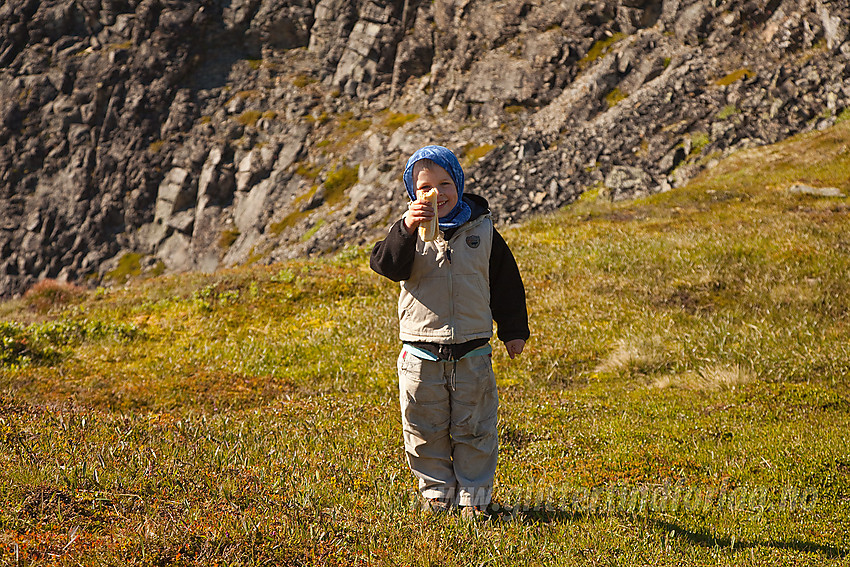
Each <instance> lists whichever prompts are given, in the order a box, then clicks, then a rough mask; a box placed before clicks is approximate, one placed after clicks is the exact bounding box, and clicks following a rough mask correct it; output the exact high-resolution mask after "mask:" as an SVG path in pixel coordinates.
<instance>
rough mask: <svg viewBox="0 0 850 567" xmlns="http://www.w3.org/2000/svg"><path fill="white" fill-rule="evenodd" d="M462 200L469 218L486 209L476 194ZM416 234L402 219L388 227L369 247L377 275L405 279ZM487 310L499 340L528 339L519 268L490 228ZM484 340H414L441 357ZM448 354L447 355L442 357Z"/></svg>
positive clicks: (459, 353) (463, 351)
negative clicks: (449, 342)
mask: <svg viewBox="0 0 850 567" xmlns="http://www.w3.org/2000/svg"><path fill="white" fill-rule="evenodd" d="M463 198H464V200H465V201H466V202H467V204H469V205H470V208H471V209H472V218H471V219H470V220H472V219H475V218H478V217H479V216H481V215H483V214H485V213H487V212H488V211H489V205H488V203H487V201H486V200H485V199H484V198H482V197H479V196H477V195H464V196H463ZM453 234H454V230H453V229H449V230H448V231H446V234H445V238H446V240H449V239H451V237H452V235H453ZM416 238H417V234H416V232H414V233H413V234H408V233H407V230H406V229H405V228H404V224H403V220H399V221H398V222H396V223H395V224H394V225H393V226H392V228H390V231H389V234H387V237H386V238H385V239H384V240H381V241H380V242H378V243H377V244H375V247H374V248H373V249H372V256H371V258H370V260H369V265H370V266H371V268H372V269H373V270H374V271H375V272H377V273H378V274H380V275H382V276H384V277H386V278H389V279H390V280H392V281H394V282H400V281H404V280H406V279H408V278H409V277H410V275H411V272H412V269H413V260H414V257H415V254H416ZM490 311H491V313H492V315H493V320H494V321H496V324H497V326H498V329H497V333H498V337H499V339H500V340H502V341H503V342H508V341H511V340H514V339H522V340H528V337H529V335H530V332H529V328H528V311H527V309H526V305H525V287H524V286H523V283H522V277H521V276H520V273H519V267H518V266H517V263H516V260H515V259H514V256H513V254H512V253H511V249H510V248H509V247H508V244H507V242H505V239H504V238H502V235H501V234H499V232H498V231H497V230H496V229H495V228H494V229H493V246H492V249H491V251H490ZM487 342H488V339H478V340H474V341H469V342H467V343H463V344H462V345H449V347H448V348H445V345H443V347H444V348H439V347H438V348H428V347H429V346H431V345H428V344H424V343H417V346H423V347H425V348H428V350H431V351H432V352H434V351H436V350H438V351H439V352H434V354H437V355H438V356H440V357H441V358H447V359H448V358H454V359H457V358H460V357H461V356H463V355H464V354H466V353H467V352H469V351H471V350H473V349H475V348H478V347H479V346H482V345H484V344H486V343H487ZM446 353H449V354H450V355H451V356H445V354H446Z"/></svg>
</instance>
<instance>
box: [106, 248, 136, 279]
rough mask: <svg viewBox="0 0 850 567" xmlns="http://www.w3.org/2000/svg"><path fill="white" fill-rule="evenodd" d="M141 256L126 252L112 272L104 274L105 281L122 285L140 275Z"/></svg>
mask: <svg viewBox="0 0 850 567" xmlns="http://www.w3.org/2000/svg"><path fill="white" fill-rule="evenodd" d="M142 257H143V256H142V254H139V253H137V252H128V253H126V254H124V255H123V256H121V258H119V259H118V264H117V265H116V266H115V268H114V269H113V270H110V271H109V272H107V273H106V279H108V280H112V281H114V282H118V283H124V282H126V281H127V280H129V279H130V278H134V277H137V276H140V275H141V274H142Z"/></svg>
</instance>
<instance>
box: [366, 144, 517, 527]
mask: <svg viewBox="0 0 850 567" xmlns="http://www.w3.org/2000/svg"><path fill="white" fill-rule="evenodd" d="M463 184H464V175H463V169H462V168H461V166H460V163H458V160H457V158H456V157H455V155H454V154H453V153H452V152H451V151H450V150H448V149H446V148H444V147H442V146H426V147H424V148H422V149H420V150H418V151H417V152H416V153H414V154H413V155H412V156H411V157H410V159H409V160H408V161H407V166H406V167H405V170H404V186H405V188H406V189H407V194H408V196H409V197H410V200H411V203H410V204H409V206H408V211H407V213H405V215H404V216H403V217H402V218H401V220H399V221H398V222H396V223H395V224H394V225H393V226H392V228H390V231H389V234H388V235H387V237H386V238H385V239H384V240H382V241H380V242H378V243H377V244H376V245H375V247H374V249H373V250H372V257H371V261H370V265H371V267H372V269H373V270H375V271H376V272H377V273H379V274H381V275H382V276H385V277H387V278H389V279H391V280H393V281H397V282H401V294H400V296H399V300H398V315H399V336H400V338H401V340H402V342H403V348H402V351H401V354H400V355H399V358H398V375H399V393H400V401H401V413H402V427H403V434H404V448H405V451H406V453H407V460H408V464H409V465H410V468H411V470H412V471H413V474H414V475H415V476H416V478H417V479H418V481H419V492H420V494H421V495H422V497H423V508H424V509H426V510H430V511H434V512H447V511H449V510H450V509H451V508H453V507H454V506H459V507H460V508H461V514H462V515H463V516H466V517H478V516H483V517H489V516H490V514H491V512H492V510H491V506H490V501H491V495H492V492H493V477H494V476H495V473H496V461H497V455H498V439H497V433H496V420H497V415H496V414H497V407H498V396H497V393H496V379H495V376H494V374H493V367H492V364H491V360H490V357H491V352H492V349H491V347H490V345H489V341H490V337H491V336H492V335H493V321H494V320H495V321H496V323H497V325H498V337H499V339H501V340H502V341H503V342H504V344H505V348H506V349H507V352H508V355H509V356H510V357H511V358H512V359H513V358H514V357H515V356H517V355H518V354H520V353H521V352H522V350H523V347H524V346H525V341H526V340H528V337H529V329H528V314H527V311H526V306H525V289H524V287H523V284H522V278H521V277H520V274H519V268H518V267H517V264H516V261H515V260H514V257H513V254H511V251H510V249H509V248H508V245H507V244H506V243H505V241H504V239H503V238H502V237H501V235H499V233H498V232H496V230H495V228H494V227H493V221H492V220H491V218H490V211H489V209H488V204H487V201H486V200H485V199H483V198H481V197H478V196H475V195H464V193H463ZM433 188H436V189H437V191H438V192H439V195H438V197H437V210H436V211H435V210H433V208H432V207H431V205H430V204H429V203H428V201H427V200H423V199H421V198H420V197H421V196H422V195H423V194H424V193H426V192H428V191H429V190H431V189H433ZM434 215H438V217H439V227H440V231H441V235H439V236H438V237H437V238H436V239H435V240H433V241H430V242H423V241H422V240H421V239H420V238H419V236H418V230H417V229H418V227H419V225H420V224H421V223H425V222H427V221H429V220H431V219H432V218H433V217H434Z"/></svg>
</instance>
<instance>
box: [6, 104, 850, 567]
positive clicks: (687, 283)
mask: <svg viewBox="0 0 850 567" xmlns="http://www.w3.org/2000/svg"><path fill="white" fill-rule="evenodd" d="M849 145H850V121H844V122H841V123H839V124H838V125H837V126H836V127H834V128H832V129H831V130H828V131H825V132H820V133H814V134H808V135H805V136H801V137H798V138H796V139H794V140H791V141H789V142H786V143H783V144H780V145H778V146H774V147H769V148H761V149H756V150H750V151H746V152H742V153H739V154H737V155H735V156H732V157H731V158H729V159H726V160H724V161H722V162H720V163H719V164H718V165H716V166H715V167H713V168H711V169H710V170H709V171H708V172H707V173H706V174H705V175H703V176H702V177H700V178H698V179H697V180H695V182H694V183H692V184H691V185H690V186H688V187H686V188H684V189H679V190H674V191H671V192H669V193H666V194H662V195H656V196H654V197H652V198H648V199H644V200H641V201H637V202H629V203H608V202H605V201H604V200H602V199H601V198H598V197H597V196H596V195H595V194H594V193H590V194H588V195H587V196H586V197H585V198H584V199H583V200H582V201H580V202H579V203H576V204H575V205H573V206H572V207H570V208H569V209H568V210H565V211H563V212H562V213H560V214H558V215H556V216H551V217H546V218H541V219H538V220H535V221H533V222H530V223H527V224H525V225H524V226H522V227H519V228H515V229H510V230H505V231H504V233H505V236H506V238H507V239H508V241H509V243H510V244H511V246H512V248H513V250H514V252H515V255H516V256H517V259H518V262H519V264H520V267H521V269H522V271H523V274H524V277H525V280H526V285H527V289H528V297H529V308H530V312H531V324H532V330H533V331H532V332H533V338H532V340H531V341H530V342H529V344H528V347H527V350H526V352H525V353H523V355H522V357H521V358H519V359H517V360H515V361H510V360H509V359H508V358H507V356H505V354H504V352H502V351H498V352H497V353H496V354H495V355H494V363H495V366H496V371H497V375H498V377H499V383H500V397H501V404H502V405H501V420H500V434H501V447H502V452H501V460H500V468H499V472H498V475H497V488H496V499H497V500H498V501H499V502H501V503H503V504H505V505H510V506H514V507H515V509H516V511H517V512H518V516H519V519H518V521H515V522H512V523H508V524H499V525H494V526H489V525H480V524H469V523H464V522H463V521H461V520H460V519H459V518H456V517H447V518H428V517H422V516H420V515H418V514H417V513H415V512H412V511H410V510H409V509H408V504H409V503H410V502H411V501H412V499H413V497H414V491H413V481H412V477H411V475H410V473H409V471H408V470H407V468H406V465H405V463H404V455H403V451H402V447H401V432H400V425H399V422H400V420H399V416H398V408H397V395H398V394H397V390H396V385H395V357H396V354H397V351H398V346H399V345H398V343H397V340H396V338H395V332H396V322H395V299H396V295H397V287H396V285H395V284H392V283H391V282H388V281H385V280H382V279H380V278H379V277H378V276H376V275H375V274H373V273H371V272H370V271H369V269H368V250H366V249H348V250H346V251H344V252H343V253H341V254H339V255H337V256H336V257H333V258H327V259H322V260H314V261H298V262H290V263H287V264H282V265H275V266H272V267H248V268H242V269H238V270H232V271H229V272H222V273H218V274H215V275H196V274H193V275H184V276H179V277H162V278H156V279H149V280H146V281H139V282H135V283H131V284H129V285H127V286H126V287H124V288H121V289H111V290H98V291H96V292H81V291H79V290H75V289H70V288H65V287H61V286H59V287H56V286H53V287H51V286H49V285H45V286H42V287H41V288H40V289H37V290H34V291H33V292H32V293H31V294H29V296H28V297H26V298H25V299H22V300H19V301H16V302H11V303H7V304H4V305H2V306H0V319H2V321H3V322H0V338H2V350H0V448H2V451H0V496H2V507H0V561H2V562H3V563H5V564H11V565H30V564H35V563H40V562H42V561H44V560H50V561H52V562H53V563H54V564H57V565H78V564H83V565H107V564H110V565H115V564H135V565H213V564H221V565H312V564H315V565H417V566H418V565H422V566H425V565H440V566H442V565H539V564H543V565H599V564H605V565H613V564H617V565H636V564H642V565H643V564H646V565H648V564H652V565H677V566H678V565H705V564H718V565H733V564H734V565H767V564H769V565H830V564H835V565H838V564H843V562H844V561H846V560H847V552H848V550H849V549H850V538H848V535H847V534H848V533H850V519H848V516H847V513H846V511H847V509H848V506H850V450H848V446H850V433H848V431H850V429H848V425H850V388H848V384H850V379H848V376H850V345H849V344H848V336H850V283H848V280H847V274H848V272H850V235H848V230H847V229H848V211H850V200H848V199H846V198H819V197H812V196H805V195H794V194H790V193H789V192H788V191H787V188H788V187H789V186H790V185H791V184H792V183H795V182H804V183H808V184H810V185H813V186H832V187H837V188H839V189H841V190H842V191H843V192H844V193H845V194H848V195H850V149H848V146H849Z"/></svg>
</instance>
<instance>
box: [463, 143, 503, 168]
mask: <svg viewBox="0 0 850 567" xmlns="http://www.w3.org/2000/svg"><path fill="white" fill-rule="evenodd" d="M494 149H496V146H495V145H493V144H482V145H480V146H473V145H472V144H468V145H467V146H466V147H464V150H463V165H464V166H465V167H469V166H471V165H472V164H474V163H475V162H477V161H478V160H480V159H481V158H483V157H484V156H486V155H487V154H489V153H490V152H491V151H493V150H494Z"/></svg>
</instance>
